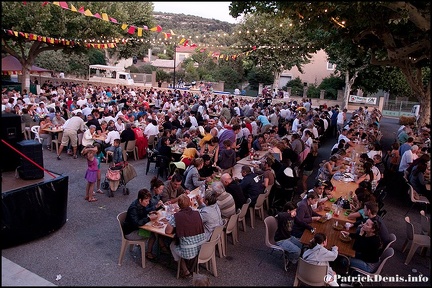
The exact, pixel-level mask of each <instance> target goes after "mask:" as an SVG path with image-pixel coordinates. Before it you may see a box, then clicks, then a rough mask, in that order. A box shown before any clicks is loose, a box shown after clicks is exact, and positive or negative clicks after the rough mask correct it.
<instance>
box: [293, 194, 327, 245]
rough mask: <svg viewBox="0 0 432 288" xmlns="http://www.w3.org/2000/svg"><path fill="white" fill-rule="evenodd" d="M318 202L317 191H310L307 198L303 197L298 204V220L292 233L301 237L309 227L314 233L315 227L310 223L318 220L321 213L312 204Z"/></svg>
mask: <svg viewBox="0 0 432 288" xmlns="http://www.w3.org/2000/svg"><path fill="white" fill-rule="evenodd" d="M316 203H318V195H317V193H316V192H308V193H307V194H306V198H304V199H302V200H301V201H300V202H299V203H298V204H297V214H296V221H294V226H293V229H292V232H291V235H292V236H294V237H296V238H298V239H300V238H301V236H302V235H303V232H304V230H305V229H308V230H310V231H312V233H314V232H315V231H314V229H313V227H312V226H311V225H310V224H311V223H312V221H317V220H319V219H320V218H321V215H319V214H318V213H316V212H315V211H313V210H312V206H313V205H314V204H316Z"/></svg>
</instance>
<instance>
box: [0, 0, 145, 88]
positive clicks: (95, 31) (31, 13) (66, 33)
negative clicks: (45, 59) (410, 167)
mask: <svg viewBox="0 0 432 288" xmlns="http://www.w3.org/2000/svg"><path fill="white" fill-rule="evenodd" d="M47 3H48V2H43V3H42V2H6V1H3V2H2V14H1V16H2V28H3V29H6V30H13V31H19V32H23V33H32V34H36V35H40V36H42V37H52V38H58V39H67V40H73V41H74V42H75V43H76V44H75V45H74V46H64V45H62V44H61V43H60V44H49V43H46V42H42V41H30V40H28V39H27V38H25V37H21V36H19V37H15V36H13V35H9V34H8V33H4V32H3V34H2V52H6V53H8V54H10V55H12V56H14V57H16V58H17V59H18V60H19V61H20V63H21V64H22V67H23V71H22V74H23V82H24V85H23V86H24V88H27V89H29V86H30V77H29V75H30V67H31V66H32V65H33V64H34V62H35V59H36V58H37V57H38V55H39V54H41V53H43V52H44V51H49V50H54V51H57V50H63V51H64V52H66V53H85V52H86V49H87V48H84V46H83V43H84V41H85V40H92V39H95V40H101V41H102V40H104V41H105V42H107V41H110V40H111V39H115V38H124V37H127V36H126V35H127V34H126V32H125V31H123V30H122V29H121V25H119V24H114V23H111V22H108V21H103V20H102V19H97V18H96V17H87V16H85V15H83V14H81V13H77V12H73V11H70V10H67V9H62V8H61V7H59V6H57V5H54V4H51V3H48V4H47ZM68 4H69V5H74V7H77V8H78V7H85V9H89V10H90V11H91V12H92V13H96V12H97V13H99V14H101V13H107V15H109V16H110V17H112V18H114V19H116V20H117V21H118V23H120V24H121V23H127V24H128V25H135V26H142V25H147V26H148V27H152V24H153V23H152V22H151V19H152V18H151V16H150V15H151V12H152V11H153V4H152V3H151V2H140V4H139V6H135V5H137V4H134V3H131V2H68ZM131 5H132V6H133V8H131V7H132V6H131ZM139 7H144V8H142V9H139V10H138V8H139ZM136 11H138V12H139V13H140V15H138V16H137V15H136V14H135V13H136ZM137 21H138V22H137ZM146 36H148V33H146V34H145V35H144V38H145V37H146ZM147 38H148V37H147ZM126 47H129V48H134V46H133V45H131V44H129V45H128V46H126ZM122 51H123V54H121V55H122V56H123V57H124V56H126V55H128V54H131V53H133V51H134V50H133V49H129V50H127V49H125V48H123V50H122ZM126 51H129V53H127V52H126Z"/></svg>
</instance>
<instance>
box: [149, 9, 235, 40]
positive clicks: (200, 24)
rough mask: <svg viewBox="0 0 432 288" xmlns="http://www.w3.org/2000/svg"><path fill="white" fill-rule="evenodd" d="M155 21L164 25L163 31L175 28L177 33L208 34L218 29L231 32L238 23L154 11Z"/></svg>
mask: <svg viewBox="0 0 432 288" xmlns="http://www.w3.org/2000/svg"><path fill="white" fill-rule="evenodd" d="M153 16H154V18H155V22H156V23H157V24H158V25H160V26H162V29H163V31H165V32H167V31H169V30H173V32H174V33H176V34H180V33H181V34H188V33H190V34H192V35H197V34H208V33H211V32H216V31H223V32H225V33H231V32H232V29H233V28H234V27H235V25H236V24H231V23H229V22H225V21H220V20H216V19H208V18H203V17H199V16H194V15H185V14H175V13H164V12H154V13H153Z"/></svg>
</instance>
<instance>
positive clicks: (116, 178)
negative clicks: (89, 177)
mask: <svg viewBox="0 0 432 288" xmlns="http://www.w3.org/2000/svg"><path fill="white" fill-rule="evenodd" d="M136 176H137V174H136V171H135V168H134V167H133V166H132V165H131V164H129V163H128V162H120V163H118V164H116V165H115V166H112V167H109V168H108V170H107V172H106V174H105V180H104V182H102V184H101V186H102V189H108V197H114V191H117V189H118V187H119V186H123V195H129V188H127V187H126V184H127V183H128V182H129V181H130V180H132V179H133V178H135V177H136Z"/></svg>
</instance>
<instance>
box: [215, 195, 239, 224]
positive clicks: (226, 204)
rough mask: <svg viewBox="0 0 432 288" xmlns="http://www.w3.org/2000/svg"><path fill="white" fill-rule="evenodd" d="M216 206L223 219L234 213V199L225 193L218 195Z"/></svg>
mask: <svg viewBox="0 0 432 288" xmlns="http://www.w3.org/2000/svg"><path fill="white" fill-rule="evenodd" d="M217 204H218V206H219V209H220V212H221V214H222V217H223V218H230V217H231V215H234V214H235V213H236V209H235V202H234V198H233V196H232V195H231V194H229V193H228V192H226V191H224V192H223V193H222V194H221V195H219V197H218V198H217Z"/></svg>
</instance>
